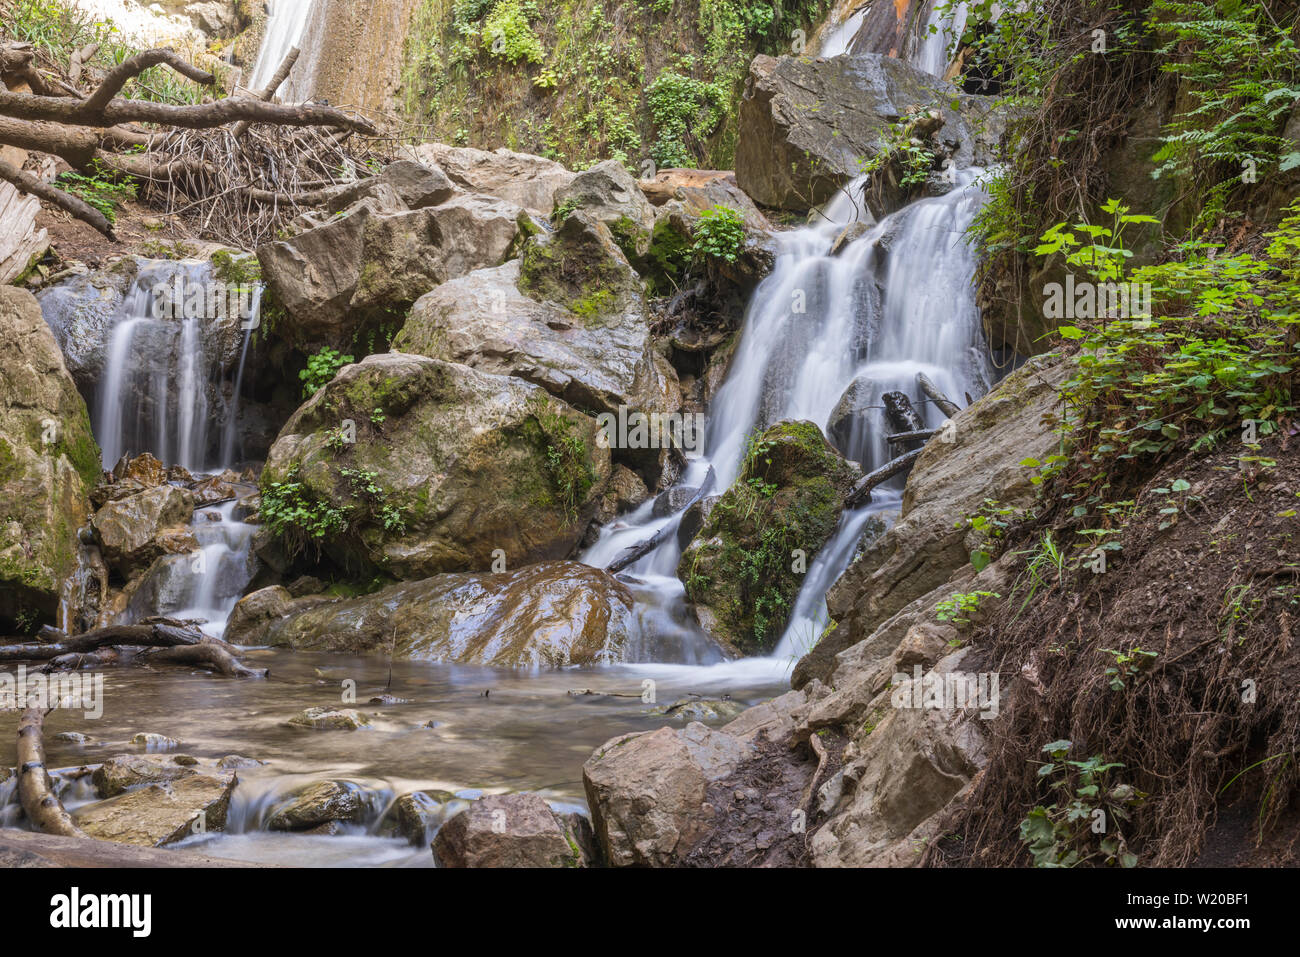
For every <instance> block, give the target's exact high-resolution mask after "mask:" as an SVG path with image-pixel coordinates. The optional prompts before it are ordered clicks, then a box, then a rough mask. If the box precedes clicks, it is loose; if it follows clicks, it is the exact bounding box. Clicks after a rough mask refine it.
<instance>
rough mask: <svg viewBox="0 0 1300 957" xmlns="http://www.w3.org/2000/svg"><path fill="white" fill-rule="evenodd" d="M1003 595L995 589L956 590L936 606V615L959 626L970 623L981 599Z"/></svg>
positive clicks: (940, 619)
mask: <svg viewBox="0 0 1300 957" xmlns="http://www.w3.org/2000/svg"><path fill="white" fill-rule="evenodd" d="M1001 597H1002V596H1001V595H999V594H998V593H997V592H995V591H972V592H954V593H953V594H952V595H951V596H949V597H948V598H945V599H944V600H943V601H941V602H939V604H938V605H936V606H935V609H934V611H935V615H934V617H935V618H937V619H938V620H939V621H950V622H952V623H953V624H954V625H957V626H958V627H962V626H964V625H969V624H970V623H971V616H972V615H974V614H975V612H977V611H979V607H980V602H981V601H983V600H984V599H985V598H1001Z"/></svg>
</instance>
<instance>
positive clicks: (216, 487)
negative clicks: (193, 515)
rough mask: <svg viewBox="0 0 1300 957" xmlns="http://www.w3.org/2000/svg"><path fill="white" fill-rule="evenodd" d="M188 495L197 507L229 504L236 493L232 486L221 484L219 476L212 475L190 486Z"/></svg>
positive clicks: (225, 483)
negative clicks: (192, 498) (222, 503)
mask: <svg viewBox="0 0 1300 957" xmlns="http://www.w3.org/2000/svg"><path fill="white" fill-rule="evenodd" d="M190 494H191V495H193V496H194V504H195V506H199V505H215V504H217V503H218V502H229V501H230V500H231V499H233V498H234V497H235V494H236V493H235V487H234V486H233V485H230V484H229V483H227V482H223V481H222V480H221V477H220V476H217V475H213V476H210V477H209V478H205V479H203V480H202V481H199V482H195V483H194V484H193V485H192V486H190Z"/></svg>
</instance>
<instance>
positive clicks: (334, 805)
mask: <svg viewBox="0 0 1300 957" xmlns="http://www.w3.org/2000/svg"><path fill="white" fill-rule="evenodd" d="M368 809H369V804H368V802H367V795H366V792H365V791H364V790H362V788H361V787H360V786H359V785H357V784H353V783H352V782H351V781H316V782H315V783H313V784H309V785H307V786H305V787H303V788H301V789H299V790H298V791H296V792H294V793H293V794H291V795H289V796H288V797H287V798H285V799H284V800H283V801H282V802H280V803H279V804H277V805H276V807H275V809H274V810H273V811H272V812H271V816H270V818H269V819H268V820H267V822H266V826H267V827H268V828H270V829H271V830H273V831H304V830H307V829H308V828H312V827H319V826H320V825H322V824H328V823H330V822H331V821H349V822H353V823H356V822H358V821H360V820H362V819H363V818H364V817H365V816H366V813H367V811H368Z"/></svg>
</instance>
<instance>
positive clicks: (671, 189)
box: [637, 169, 772, 230]
mask: <svg viewBox="0 0 1300 957" xmlns="http://www.w3.org/2000/svg"><path fill="white" fill-rule="evenodd" d="M637 185H638V186H640V187H641V192H643V193H645V197H646V199H648V200H650V202H651V204H652V205H654V206H664V205H666V204H668V203H669V202H672V201H673V200H676V201H677V202H679V203H681V204H682V205H683V208H684V209H685V210H686V211H687V212H688V213H690V214H693V215H695V216H698V215H699V214H700V213H702V212H704V210H706V209H712V208H714V207H716V206H726V207H729V208H730V209H734V210H735V211H736V212H738V213H740V217H741V220H742V221H743V222H744V223H745V225H746V226H748V227H749V228H751V229H759V230H770V229H771V228H772V224H771V222H770V221H769V220H768V218H767V217H766V216H764V215H763V213H762V211H761V210H759V208H758V207H757V206H755V205H754V202H753V200H751V199H750V198H749V197H748V196H747V195H746V194H745V192H744V190H742V189H741V188H740V186H739V185H738V184H737V183H736V174H735V173H733V172H731V171H730V170H717V169H661V170H659V171H658V172H657V173H655V177H654V179H652V180H644V179H643V180H639V181H638V182H637Z"/></svg>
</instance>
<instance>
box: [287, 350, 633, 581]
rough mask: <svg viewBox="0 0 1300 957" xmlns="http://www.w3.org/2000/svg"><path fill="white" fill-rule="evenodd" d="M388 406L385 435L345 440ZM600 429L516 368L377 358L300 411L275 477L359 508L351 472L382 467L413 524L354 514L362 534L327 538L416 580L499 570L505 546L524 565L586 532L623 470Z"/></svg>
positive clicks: (330, 547)
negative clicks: (336, 438) (517, 374)
mask: <svg viewBox="0 0 1300 957" xmlns="http://www.w3.org/2000/svg"><path fill="white" fill-rule="evenodd" d="M376 408H382V409H383V410H384V412H385V414H386V416H387V419H386V421H385V422H384V425H383V434H382V437H372V436H369V435H367V434H365V433H360V434H359V436H358V441H356V442H355V443H352V444H350V445H348V446H346V448H345V449H344V450H343V451H342V452H339V451H336V450H335V447H334V444H333V442H332V434H333V431H334V430H336V429H337V428H338V426H339V422H340V421H341V420H342V419H345V418H350V419H352V420H353V421H354V422H356V423H357V426H358V429H365V428H367V427H368V424H369V422H370V415H371V412H372V411H373V410H374V409H376ZM598 429H599V427H598V426H597V424H596V422H595V421H594V420H593V419H591V418H588V417H587V416H585V415H583V414H581V413H579V412H577V411H575V410H574V409H572V408H570V407H569V406H567V405H565V404H564V403H562V402H560V401H559V400H557V399H555V398H553V397H551V396H549V395H547V393H546V392H545V391H543V390H542V389H540V388H538V387H537V386H534V385H530V384H528V383H526V382H523V381H521V380H519V379H517V378H508V377H505V376H497V375H488V374H485V373H482V372H479V371H477V370H475V369H471V368H469V367H467V366H463V365H455V364H452V363H449V362H444V361H442V360H438V359H430V358H426V357H423V356H416V355H408V354H403V353H387V354H382V355H372V356H369V357H367V358H366V359H365V361H363V362H360V363H357V364H356V365H351V366H347V367H345V368H344V369H343V370H342V371H340V372H339V374H338V375H336V376H335V377H334V379H333V380H332V381H331V382H330V383H329V384H328V385H326V386H325V388H323V389H322V390H321V391H320V392H318V393H316V395H315V397H314V398H312V399H311V400H309V401H308V402H307V403H306V404H305V405H304V406H302V408H300V409H299V410H298V411H297V412H296V413H294V415H293V416H292V417H291V418H290V419H289V421H288V422H287V423H286V424H285V426H284V428H283V430H282V431H281V433H280V437H279V438H278V439H277V440H276V442H275V445H274V446H273V447H272V449H271V452H270V456H269V457H268V459H267V462H266V466H265V468H264V469H263V472H262V487H263V488H264V489H265V488H267V487H268V484H269V483H274V482H284V481H286V480H287V479H288V477H289V476H290V475H291V474H293V475H296V476H297V481H298V482H300V483H302V485H303V487H304V491H305V494H307V495H309V496H310V497H312V498H313V499H314V500H316V501H318V502H321V503H325V504H329V505H332V506H334V507H335V508H338V509H342V510H345V511H346V510H351V509H353V508H354V505H355V503H356V498H355V497H354V494H353V492H352V490H351V487H350V486H349V484H348V482H347V481H345V480H344V477H343V476H342V475H341V474H340V469H341V468H349V469H361V470H366V471H367V472H373V473H374V478H373V480H371V481H372V482H373V484H374V486H375V487H376V488H378V489H380V494H381V495H382V498H383V501H384V503H385V505H386V506H389V507H391V508H394V509H397V510H398V511H399V512H400V514H401V516H402V519H403V521H402V523H401V524H400V525H391V524H388V523H385V522H383V521H380V520H379V519H378V518H377V517H375V516H372V517H371V518H370V519H369V520H363V521H354V523H353V526H352V528H351V534H348V535H346V536H339V537H336V538H332V539H330V540H329V541H327V542H326V543H325V544H324V551H325V552H326V554H328V555H329V556H330V557H331V558H332V559H334V560H335V561H336V562H337V563H338V564H340V565H344V566H347V567H349V568H352V569H363V570H369V571H371V572H374V571H383V572H386V573H388V574H391V575H393V576H395V577H399V578H408V579H409V578H419V577H423V576H427V575H431V574H435V573H437V572H442V571H461V570H466V569H487V568H490V567H492V565H493V563H494V562H495V561H496V560H497V556H498V555H499V552H498V551H497V550H498V549H500V550H502V551H504V553H505V558H506V562H507V567H516V566H519V565H523V564H527V563H528V562H534V561H540V560H543V559H548V558H559V557H563V556H565V555H567V554H569V553H570V552H571V551H572V550H573V548H574V547H575V546H576V545H577V543H578V542H579V541H580V540H581V538H582V534H583V532H584V531H585V529H586V525H587V522H588V521H589V520H590V518H591V516H592V515H593V514H594V513H595V511H596V508H597V507H598V505H599V502H600V496H601V495H602V494H603V492H604V488H605V483H606V482H608V480H609V474H610V460H609V449H607V448H601V447H600V445H599V443H598V441H597V439H598ZM548 450H549V451H548ZM484 489H492V491H493V494H492V495H490V496H486V497H485V496H484V494H483V490H484Z"/></svg>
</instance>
